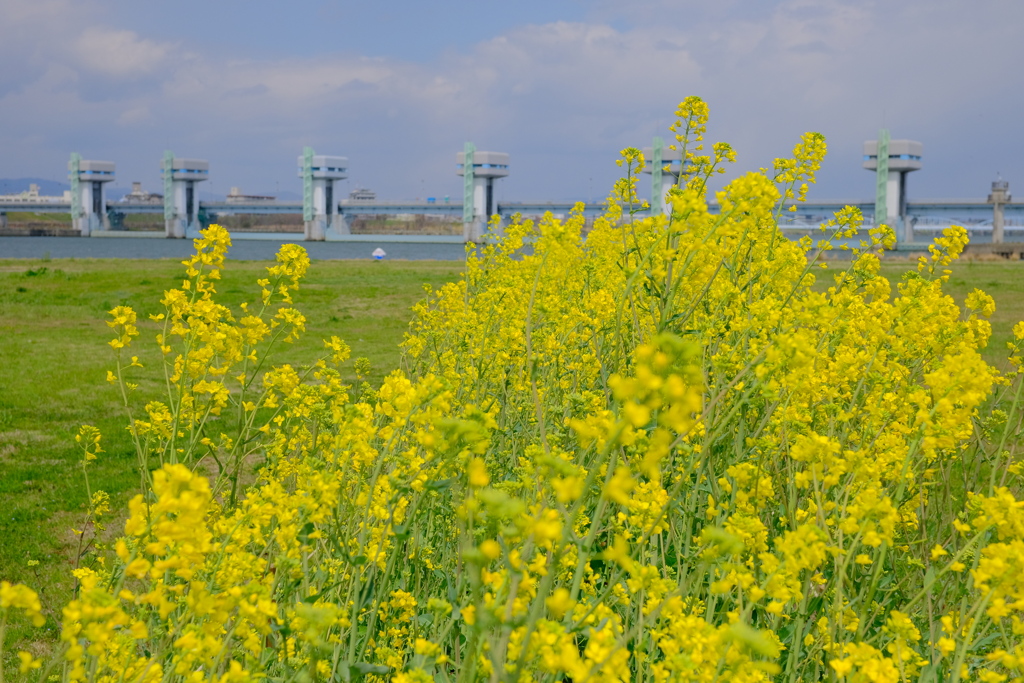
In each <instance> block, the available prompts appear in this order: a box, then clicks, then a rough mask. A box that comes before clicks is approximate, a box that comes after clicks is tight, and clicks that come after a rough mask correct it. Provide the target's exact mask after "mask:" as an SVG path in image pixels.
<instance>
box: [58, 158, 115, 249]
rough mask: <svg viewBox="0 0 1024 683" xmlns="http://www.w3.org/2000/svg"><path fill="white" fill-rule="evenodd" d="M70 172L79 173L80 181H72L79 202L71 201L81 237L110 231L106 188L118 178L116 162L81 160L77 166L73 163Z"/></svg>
mask: <svg viewBox="0 0 1024 683" xmlns="http://www.w3.org/2000/svg"><path fill="white" fill-rule="evenodd" d="M76 166H77V170H76V168H75V167H76ZM68 169H69V170H70V171H71V173H72V174H75V173H77V178H74V179H72V181H73V182H72V185H73V186H74V187H76V188H77V197H76V198H75V199H77V201H73V202H72V215H71V225H72V227H73V228H74V229H76V230H78V231H79V232H80V233H81V234H82V237H88V236H89V235H91V234H92V232H93V231H94V230H109V229H110V221H109V219H108V218H107V198H106V193H105V191H104V186H105V185H106V184H107V183H109V182H111V181H113V180H114V179H115V175H114V171H115V167H114V162H112V161H88V160H85V159H81V160H77V163H76V162H75V161H74V160H73V161H72V162H71V163H69V164H68ZM73 191H75V190H73ZM74 209H77V214H76V212H75V211H74Z"/></svg>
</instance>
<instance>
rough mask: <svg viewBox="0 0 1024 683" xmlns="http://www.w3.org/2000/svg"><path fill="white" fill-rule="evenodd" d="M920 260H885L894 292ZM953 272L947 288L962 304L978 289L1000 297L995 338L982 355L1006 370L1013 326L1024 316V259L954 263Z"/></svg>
mask: <svg viewBox="0 0 1024 683" xmlns="http://www.w3.org/2000/svg"><path fill="white" fill-rule="evenodd" d="M916 268H917V265H916V263H906V262H902V263H901V262H894V263H887V262H884V261H883V262H882V275H884V276H886V277H887V278H889V280H890V281H891V282H892V283H893V292H894V293H895V291H896V287H895V285H896V283H897V282H899V279H900V276H901V275H902V274H903V273H905V272H906V271H908V270H916ZM950 270H952V271H953V274H952V275H950V277H949V282H947V283H946V285H945V286H944V287H943V290H944V291H945V292H946V293H947V294H949V295H950V296H952V297H953V298H954V299H955V300H956V302H957V304H958V305H960V306H961V307H962V306H963V304H964V297H966V296H967V295H968V294H970V293H971V292H972V291H974V290H975V289H980V290H982V291H984V292H986V293H987V294H989V295H990V296H991V297H992V298H993V299H995V301H996V312H995V314H994V315H993V316H992V317H991V318H990V319H989V322H991V323H992V339H991V340H990V341H989V344H988V347H987V348H985V349H983V350H982V352H981V355H982V356H984V358H985V360H986V361H988V362H989V363H991V364H992V365H994V366H996V367H997V368H999V369H1000V370H1006V368H1007V364H1006V354H1007V350H1006V343H1007V342H1008V341H1010V339H1012V338H1013V331H1012V330H1013V326H1014V325H1016V324H1017V323H1018V322H1019V321H1021V320H1024V262H1022V261H966V262H963V263H955V264H953V266H951V267H950Z"/></svg>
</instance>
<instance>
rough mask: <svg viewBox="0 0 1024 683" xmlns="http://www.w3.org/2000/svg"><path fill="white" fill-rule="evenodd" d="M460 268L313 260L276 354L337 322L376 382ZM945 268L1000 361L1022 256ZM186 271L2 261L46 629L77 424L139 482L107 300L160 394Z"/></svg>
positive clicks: (10, 558)
mask: <svg viewBox="0 0 1024 683" xmlns="http://www.w3.org/2000/svg"><path fill="white" fill-rule="evenodd" d="M266 265H267V264H266V263H258V262H231V261H229V264H228V268H227V270H226V272H225V276H224V279H223V280H222V282H221V283H220V284H219V285H218V291H219V292H220V300H221V301H222V302H224V303H226V304H229V305H232V306H234V307H236V310H237V305H238V304H239V303H241V302H242V301H246V300H250V301H251V300H254V299H255V295H256V291H257V289H256V287H255V284H254V283H255V280H256V279H257V278H258V277H261V276H262V274H263V273H264V272H265V271H264V268H265V267H266ZM833 267H838V264H834V265H833ZM909 268H913V264H908V263H885V264H884V266H883V272H884V274H885V275H886V276H887V277H889V278H890V279H892V280H893V281H896V280H898V278H899V275H900V273H901V272H903V271H906V270H907V269H909ZM461 270H462V264H461V263H451V262H424V261H418V262H399V261H384V262H360V261H334V262H331V261H315V262H313V265H312V267H311V269H310V272H309V275H308V277H307V279H306V281H305V282H304V284H303V285H302V288H301V289H300V291H299V292H298V294H297V296H296V305H297V307H298V308H299V309H300V310H302V311H303V312H304V313H305V314H306V316H307V318H308V322H307V330H308V332H307V333H306V336H305V337H304V339H303V340H301V341H300V342H299V343H296V344H294V345H291V346H288V347H284V348H283V349H281V351H280V352H279V353H278V355H277V356H276V362H278V363H283V362H290V363H293V364H304V363H308V362H309V361H311V360H312V359H313V358H315V357H316V356H317V355H318V354H319V353H320V352H321V349H322V346H321V340H322V339H323V338H324V337H330V336H331V335H337V336H339V337H341V338H343V339H345V340H346V341H347V342H348V343H349V344H350V346H351V347H352V351H353V354H352V355H353V357H366V358H368V359H369V360H370V361H371V363H372V365H373V368H374V370H373V372H372V374H371V376H370V378H369V379H370V381H371V383H375V384H376V383H379V381H380V380H381V378H382V377H383V376H384V375H385V374H386V373H387V372H389V371H390V370H392V369H394V368H395V367H397V365H398V363H399V353H398V344H399V342H400V341H401V339H402V334H403V332H404V331H405V329H406V325H407V323H408V320H409V318H410V311H409V309H410V307H411V306H412V305H413V304H414V303H415V302H417V301H418V300H420V299H421V298H422V296H423V289H422V285H423V283H429V284H431V285H433V286H435V287H436V286H439V285H441V284H442V283H445V282H448V281H451V280H454V279H456V278H458V276H459V274H460V272H461ZM953 271H954V272H953V276H952V277H951V279H950V282H949V285H948V287H947V290H948V291H949V292H950V293H951V294H952V295H953V296H954V297H955V298H956V300H957V302H958V303H962V302H963V299H964V296H965V295H966V294H967V293H969V292H970V291H972V290H973V289H975V288H981V289H984V290H986V291H987V292H989V293H990V294H991V295H992V296H993V297H994V298H995V300H996V303H997V306H998V310H997V312H996V314H995V316H994V317H993V320H992V322H993V327H994V331H995V336H994V339H993V342H992V344H990V346H989V349H988V350H986V357H987V358H988V360H989V361H990V362H992V363H994V364H996V365H997V366H998V367H1003V359H1004V358H1005V351H1004V349H1005V342H1006V341H1007V340H1008V339H1009V338H1010V335H1011V333H1010V329H1011V328H1012V326H1013V324H1014V323H1016V322H1017V321H1018V320H1021V319H1024V263H1008V262H977V263H964V264H960V265H957V266H955V267H954V269H953ZM181 273H182V266H181V265H180V264H179V263H178V262H177V261H171V260H166V261H152V260H147V261H128V260H54V261H31V260H0V579H5V580H10V581H15V582H26V583H28V584H30V585H31V586H33V587H34V588H36V589H37V590H40V592H41V597H42V599H43V602H44V606H45V608H46V610H47V612H48V615H49V617H50V619H49V622H48V628H50V629H51V633H53V631H52V629H55V628H56V624H57V619H59V614H60V612H59V610H60V607H61V606H62V605H63V604H64V602H66V600H67V599H68V597H69V595H70V590H71V581H70V579H69V576H70V574H69V569H70V568H71V567H72V566H73V563H74V561H75V557H76V555H77V542H76V537H75V536H74V534H73V532H72V531H71V529H72V528H74V527H76V526H78V525H79V524H80V522H81V520H82V516H83V510H84V504H85V502H86V495H85V489H84V486H83V479H82V471H81V465H80V462H81V460H80V454H79V452H78V451H77V449H76V447H75V443H74V435H75V433H76V432H77V430H78V427H79V426H80V425H82V424H93V425H95V426H97V427H98V428H99V429H100V430H101V431H102V432H103V434H104V442H103V445H104V448H105V449H106V453H105V454H104V455H103V456H102V457H101V458H100V459H99V461H98V462H97V463H95V464H94V465H93V466H91V469H90V479H91V482H92V486H93V489H94V490H95V489H102V490H105V491H107V492H108V493H109V494H110V495H111V499H112V505H113V508H114V510H118V509H123V508H124V507H125V504H126V501H127V499H128V497H129V496H130V495H133V494H134V492H135V488H136V485H137V482H138V475H137V473H136V471H135V457H134V455H133V453H132V451H131V447H130V444H129V441H128V435H127V432H126V431H125V424H126V421H125V418H124V416H123V414H122V412H121V408H120V404H119V400H118V396H117V394H116V390H115V388H114V387H113V386H112V385H110V384H108V383H107V382H106V381H105V380H104V377H105V375H106V371H107V370H108V369H110V368H111V367H112V366H113V355H112V351H111V349H110V347H109V346H108V345H107V343H106V342H107V341H108V340H109V339H111V338H112V336H113V335H112V332H111V331H110V330H109V328H108V327H107V325H106V324H105V320H106V318H107V311H108V310H110V309H111V308H113V307H114V306H117V305H120V304H127V305H130V306H132V307H134V308H135V309H136V310H137V311H138V313H139V318H140V321H142V322H140V329H141V331H142V335H141V337H140V338H139V339H138V340H136V342H135V344H134V346H133V350H132V353H133V354H138V355H139V356H140V359H141V361H142V362H143V363H144V364H145V365H147V367H146V368H145V369H144V370H142V371H139V376H138V377H136V378H133V381H136V380H138V381H139V382H140V389H139V392H140V394H141V395H140V396H139V398H140V399H145V398H147V397H149V396H152V397H154V398H155V397H157V394H158V390H159V384H158V381H157V380H158V379H159V378H161V377H162V375H161V371H160V369H159V354H158V352H157V350H156V347H155V344H154V342H153V335H154V334H155V331H156V324H155V323H151V322H149V321H148V320H147V319H146V316H147V315H148V314H150V313H157V312H160V310H161V307H160V304H159V300H160V298H161V296H162V293H163V291H164V290H166V289H169V288H172V287H177V286H179V285H180V281H181ZM826 281H827V278H825V277H822V278H820V280H819V282H821V283H824V282H826ZM350 379H351V380H352V381H353V382H354V377H353V378H350ZM112 527H116V524H113V525H112Z"/></svg>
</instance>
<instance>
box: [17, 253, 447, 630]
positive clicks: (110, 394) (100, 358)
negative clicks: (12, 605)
mask: <svg viewBox="0 0 1024 683" xmlns="http://www.w3.org/2000/svg"><path fill="white" fill-rule="evenodd" d="M266 265H268V264H267V263H261V262H231V261H230V260H229V263H228V267H227V269H226V271H225V274H224V279H223V281H222V282H221V283H220V285H219V286H218V292H219V293H220V300H221V301H222V302H223V303H226V304H228V305H231V306H232V307H233V308H234V309H235V310H236V311H237V310H238V309H237V305H238V304H239V303H241V302H242V301H246V300H249V301H253V300H255V298H256V295H257V292H258V288H257V287H256V286H255V281H256V279H257V278H259V277H262V276H263V275H264V274H265V271H264V268H265V267H266ZM461 270H462V264H461V263H458V262H424V261H416V262H397V261H395V262H386V261H385V262H355V261H348V262H345V261H333V262H331V261H316V262H314V263H313V265H312V267H311V268H310V272H309V275H308V277H307V279H306V281H305V282H304V283H303V285H302V288H301V289H300V290H299V292H298V294H297V295H296V297H295V301H296V306H297V307H298V308H299V309H300V310H301V311H302V312H303V313H304V314H305V315H306V317H307V319H308V322H307V330H308V332H307V334H306V335H305V337H304V338H303V339H302V340H300V341H299V342H298V343H295V344H293V345H287V346H282V347H281V348H279V350H278V353H277V354H276V356H275V357H274V358H275V359H276V362H277V363H285V362H287V363H292V364H293V365H295V364H299V365H301V364H304V363H309V362H310V361H312V360H313V359H315V358H316V357H317V356H318V355H319V354H320V353H321V352H322V349H323V346H322V342H321V340H322V339H323V338H324V337H330V336H331V335H337V336H339V337H341V338H342V339H345V340H346V341H347V342H348V343H349V345H350V346H351V347H352V356H353V358H357V357H365V358H367V359H369V360H370V362H371V364H372V368H373V369H372V370H371V373H370V375H369V378H368V379H369V381H370V382H371V383H374V384H379V382H380V380H381V379H382V378H383V376H384V375H385V374H386V373H388V372H390V371H391V370H392V369H394V368H395V367H397V366H398V363H399V352H398V344H399V342H400V341H401V339H402V334H403V332H404V330H405V328H406V325H407V323H408V320H409V317H410V311H409V309H410V307H411V306H412V305H413V304H414V303H415V302H417V301H418V300H420V299H421V298H422V297H423V289H422V285H423V283H425V282H426V283H430V284H432V285H434V286H440V285H441V284H443V283H445V282H448V281H450V280H454V279H456V278H458V276H459V274H460V273H461ZM182 271H183V267H182V266H181V265H180V263H179V262H177V261H172V260H163V261H152V260H149V261H128V260H53V261H49V262H44V261H30V260H16V261H15V260H0V579H5V580H10V581H15V582H25V583H28V584H29V585H31V586H33V587H34V588H36V589H38V590H40V592H41V596H42V599H43V601H44V604H45V606H46V608H47V612H48V616H49V617H50V619H49V622H48V627H49V628H51V629H52V628H55V627H56V623H57V622H56V618H58V617H59V614H60V607H61V605H62V604H63V603H64V602H66V600H67V599H68V597H69V596H70V590H71V580H70V574H69V570H70V568H71V567H72V565H73V563H74V562H75V558H76V556H77V554H78V552H79V551H78V541H77V538H76V536H75V535H74V533H73V532H72V528H77V527H80V524H81V521H82V518H83V510H84V505H85V502H86V494H85V488H84V485H83V477H82V469H81V454H80V452H79V451H78V450H77V448H76V444H75V441H74V435H75V433H76V432H77V431H78V428H79V426H80V425H82V424H92V425H95V426H96V427H98V428H99V429H100V430H101V431H102V432H103V447H104V449H105V450H106V453H104V454H103V455H102V456H101V457H100V459H99V460H98V461H97V462H96V463H95V464H93V465H91V466H90V471H89V477H90V483H91V484H92V488H93V490H97V489H101V490H104V491H107V492H108V493H109V494H110V495H111V502H112V507H113V509H114V510H115V511H118V510H121V509H125V507H126V501H127V499H128V497H129V496H130V495H132V494H134V492H135V489H136V487H137V486H138V475H137V473H136V466H135V456H134V454H133V452H132V450H131V446H130V442H129V439H128V434H127V432H126V430H125V424H126V420H125V418H124V415H123V411H122V409H121V406H120V402H119V398H118V395H117V393H116V390H115V389H114V387H113V386H112V385H110V384H108V383H107V382H106V381H105V380H104V378H105V376H106V372H107V370H108V369H110V368H112V367H113V351H112V350H111V348H110V347H109V346H108V345H107V341H109V340H110V339H111V338H112V336H113V335H112V333H111V331H110V330H109V328H108V327H107V325H106V323H105V320H106V319H107V317H108V316H107V314H106V312H107V311H108V310H110V309H111V308H113V307H114V306H117V305H120V304H126V305H130V306H132V307H134V308H135V309H136V311H138V313H139V319H140V324H139V327H140V331H141V333H142V334H141V335H140V337H139V339H137V340H136V342H135V344H133V349H132V351H131V353H132V354H138V355H139V357H140V361H141V362H142V363H143V364H144V365H145V366H146V367H145V369H143V370H137V369H136V370H135V372H137V373H138V375H137V378H138V380H139V383H140V387H139V390H138V397H137V398H138V399H139V400H140V401H141V400H145V399H156V398H159V397H160V396H159V394H160V389H161V388H162V382H163V380H162V377H163V373H162V371H161V369H160V359H159V352H158V351H157V350H156V347H155V342H154V341H153V336H154V334H155V333H156V330H157V326H156V323H152V322H150V321H149V320H148V318H147V316H148V315H149V314H151V313H158V312H160V311H161V310H162V307H161V306H160V303H159V301H160V299H161V297H162V293H163V292H164V290H167V289H170V288H172V287H178V286H180V284H181V273H182ZM349 365H351V363H350V364H349ZM347 379H349V380H351V383H352V384H354V385H358V382H356V381H355V377H354V374H353V375H352V376H351V377H349V378H347ZM113 526H116V525H112V527H113Z"/></svg>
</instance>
